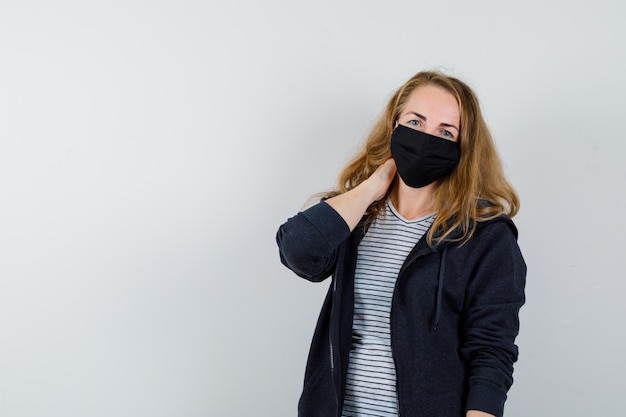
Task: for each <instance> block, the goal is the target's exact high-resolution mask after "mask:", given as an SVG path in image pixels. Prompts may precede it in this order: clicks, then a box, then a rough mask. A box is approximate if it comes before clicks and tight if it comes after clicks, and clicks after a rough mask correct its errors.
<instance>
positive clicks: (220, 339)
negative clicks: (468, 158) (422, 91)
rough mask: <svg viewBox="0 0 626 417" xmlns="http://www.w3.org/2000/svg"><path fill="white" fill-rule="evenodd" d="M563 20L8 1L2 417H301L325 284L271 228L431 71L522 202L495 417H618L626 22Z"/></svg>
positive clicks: (362, 4)
mask: <svg viewBox="0 0 626 417" xmlns="http://www.w3.org/2000/svg"><path fill="white" fill-rule="evenodd" d="M579 3H581V2H569V1H567V2H566V1H550V0H543V1H534V0H533V1H529V0H527V1H523V2H516V3H508V2H502V1H474V2H469V1H436V2H415V1H389V2H380V1H336V0H335V1H317V2H296V1H288V0H266V1H263V2H256V1H252V0H246V1H228V2H227V1H224V2H213V1H209V2H206V1H190V0H178V1H169V2H168V1H137V0H125V1H98V2H96V1H68V0H59V1H54V2H46V1H40V2H32V1H8V0H2V1H0V416H2V417H18V416H33V417H35V416H37V417H41V416H64V417H79V416H80V417H83V416H115V417H123V416H129V417H130V416H132V417H135V416H150V417H158V416H190V417H191V416H237V417H238V416H272V417H281V416H284V417H287V416H294V415H295V410H296V404H297V400H298V396H299V394H300V389H301V385H302V378H303V373H304V365H305V361H306V354H307V351H308V347H309V342H310V338H311V336H312V333H313V328H314V325H315V322H316V320H317V314H318V312H319V308H320V307H321V303H322V298H323V296H324V293H325V291H326V289H327V285H328V283H321V284H311V283H308V282H306V281H304V280H302V279H300V278H297V277H296V276H295V275H294V274H293V273H291V272H290V271H288V270H287V269H286V268H284V267H283V266H282V265H281V264H280V262H279V258H278V251H277V248H276V244H275V240H274V235H275V232H276V229H277V228H278V226H279V225H280V224H281V223H283V222H284V221H285V220H286V219H287V218H288V217H290V216H291V215H293V214H295V213H296V212H297V211H298V210H299V209H300V208H301V207H302V205H303V204H304V202H305V201H306V199H307V198H308V197H309V196H310V195H311V194H313V193H315V192H318V191H323V190H326V189H328V188H331V187H333V186H334V183H335V178H336V176H337V174H338V172H339V170H340V169H341V167H342V166H343V165H344V164H345V163H346V162H347V161H348V159H349V158H350V157H351V156H352V155H353V154H354V152H355V151H356V149H357V148H358V146H359V145H360V144H361V143H362V140H363V139H364V137H365V135H366V134H367V132H368V130H369V129H370V128H371V126H372V125H373V123H374V121H375V119H376V118H377V117H378V115H379V114H380V112H381V111H382V109H383V107H384V105H385V104H386V101H387V100H388V99H389V97H390V96H391V94H392V92H393V91H394V90H395V89H396V88H397V87H398V86H399V85H401V84H402V83H403V82H404V81H405V80H406V79H408V78H409V77H410V76H412V75H413V74H414V73H416V72H417V71H419V70H423V69H433V68H435V69H441V70H444V71H446V72H448V73H450V74H451V75H454V76H457V77H459V78H461V79H463V80H465V81H466V82H467V83H469V84H470V85H471V86H473V87H474V89H475V90H476V92H477V93H478V96H479V98H480V99H481V102H482V106H483V111H484V113H485V116H486V118H487V121H488V123H489V125H490V127H491V129H492V133H493V134H494V136H495V138H496V141H497V145H498V149H499V151H500V154H501V156H502V158H503V160H504V162H505V166H506V170H507V175H508V176H509V178H510V180H511V182H512V183H513V184H514V185H515V187H516V188H517V190H518V192H519V194H520V197H521V201H522V210H521V213H520V214H519V216H518V217H516V218H515V221H516V223H517V225H518V227H519V230H520V239H519V242H520V246H521V248H522V250H523V253H524V255H525V258H526V261H527V264H528V285H527V298H528V301H527V304H526V305H525V306H524V308H523V309H522V314H521V319H522V328H521V333H520V336H519V338H518V343H519V345H520V351H521V356H520V360H519V362H518V363H517V364H516V370H515V384H514V386H513V388H512V390H511V391H510V395H509V400H508V402H507V405H506V415H507V416H508V417H523V416H524V417H525V416H531V415H532V416H568V417H576V416H581V417H582V416H585V417H586V416H589V415H604V416H616V415H621V413H622V412H623V411H622V410H623V406H621V400H620V398H621V396H622V395H623V393H624V391H626V382H625V381H626V378H624V375H625V371H626V361H625V360H624V356H623V349H624V345H625V342H626V333H625V331H624V323H623V319H624V316H625V314H626V307H625V306H624V303H623V302H622V300H623V298H624V294H625V292H626V280H625V278H626V277H625V273H624V267H623V264H624V255H623V250H624V248H625V245H624V243H623V239H624V236H625V234H626V228H625V226H624V222H623V214H624V212H625V211H626V197H625V194H626V193H625V192H624V191H625V190H624V180H625V179H626V164H625V163H624V155H625V154H626V140H625V134H624V123H623V119H624V117H623V114H624V110H625V109H626V85H625V83H624V74H626V57H625V54H624V47H623V41H624V39H626V27H625V26H624V21H625V20H626V5H625V3H624V2H623V1H609V0H597V1H593V2H584V3H585V4H579Z"/></svg>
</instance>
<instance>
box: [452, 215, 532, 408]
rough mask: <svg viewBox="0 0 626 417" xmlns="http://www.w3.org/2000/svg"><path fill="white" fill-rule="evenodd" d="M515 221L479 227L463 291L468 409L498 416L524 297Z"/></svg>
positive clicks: (514, 353) (523, 273) (513, 357)
mask: <svg viewBox="0 0 626 417" xmlns="http://www.w3.org/2000/svg"><path fill="white" fill-rule="evenodd" d="M514 227H515V226H513V224H512V222H510V220H508V222H505V221H498V222H496V223H493V224H491V225H489V226H487V227H486V228H485V229H484V230H482V231H481V233H480V234H481V235H482V236H480V239H481V243H480V246H479V249H478V253H477V256H478V258H477V263H476V264H475V267H474V273H473V276H472V278H471V280H470V282H469V284H468V287H467V291H466V300H465V321H464V326H463V343H462V347H461V354H462V355H463V357H464V359H465V360H466V362H467V363H468V364H469V371H470V377H469V393H468V399H467V405H466V409H467V410H480V411H484V412H488V413H491V414H493V415H495V416H498V417H500V416H502V413H503V410H504V402H505V400H506V397H507V392H508V390H509V388H510V387H511V385H512V383H513V363H515V362H516V361H517V356H518V348H517V346H516V345H515V338H516V337H517V334H518V332H519V310H520V308H521V306H522V305H523V304H524V302H525V295H524V287H525V282H526V264H525V262H524V259H523V258H522V254H521V252H520V250H519V247H518V245H517V240H516V232H515V229H514ZM476 237H478V236H476Z"/></svg>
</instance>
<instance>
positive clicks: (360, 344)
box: [342, 201, 435, 417]
mask: <svg viewBox="0 0 626 417" xmlns="http://www.w3.org/2000/svg"><path fill="white" fill-rule="evenodd" d="M434 218H435V215H434V214H431V215H429V216H426V217H423V218H420V219H415V220H406V219H405V218H403V217H402V216H401V215H400V214H398V212H397V211H396V209H395V207H393V205H392V204H391V201H388V203H387V208H386V210H385V213H384V215H382V216H379V217H378V218H377V219H376V220H374V221H373V222H372V224H371V225H370V227H369V228H368V230H367V232H366V234H365V236H364V237H363V240H362V241H361V243H360V244H359V250H358V255H357V263H356V272H355V277H354V319H353V325H352V345H351V348H350V358H349V362H348V377H347V382H346V391H345V400H344V405H343V412H342V416H343V417H356V416H359V417H361V416H376V417H393V416H397V415H398V401H397V395H396V369H395V365H394V361H393V357H392V355H391V341H390V330H389V313H390V311H391V299H392V296H393V291H394V287H395V283H396V279H397V278H398V273H399V272H400V267H401V266H402V264H403V263H404V260H405V259H406V257H407V256H408V254H409V252H410V251H411V249H413V247H414V246H415V245H416V243H417V241H418V240H419V239H420V238H421V237H422V236H423V235H424V234H425V233H426V231H428V228H429V227H430V225H431V224H432V223H433V221H434Z"/></svg>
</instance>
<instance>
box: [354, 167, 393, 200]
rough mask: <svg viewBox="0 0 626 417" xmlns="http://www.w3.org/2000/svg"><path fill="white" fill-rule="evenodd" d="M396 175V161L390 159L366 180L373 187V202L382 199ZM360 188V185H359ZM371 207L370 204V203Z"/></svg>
mask: <svg viewBox="0 0 626 417" xmlns="http://www.w3.org/2000/svg"><path fill="white" fill-rule="evenodd" d="M395 176H396V161H394V160H393V159H391V158H390V159H388V160H387V161H385V163H384V164H382V165H381V166H379V167H378V168H377V169H376V171H374V173H373V174H372V175H371V176H370V177H369V178H368V179H367V180H365V181H364V182H370V183H371V187H372V201H370V204H372V203H373V202H375V201H378V200H380V199H381V198H383V197H384V196H385V194H386V193H387V189H388V188H389V186H390V185H391V182H392V181H393V179H394V177H395ZM357 188H358V187H357ZM368 207H369V204H368Z"/></svg>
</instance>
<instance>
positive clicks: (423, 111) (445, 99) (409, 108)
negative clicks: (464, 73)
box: [400, 84, 460, 126]
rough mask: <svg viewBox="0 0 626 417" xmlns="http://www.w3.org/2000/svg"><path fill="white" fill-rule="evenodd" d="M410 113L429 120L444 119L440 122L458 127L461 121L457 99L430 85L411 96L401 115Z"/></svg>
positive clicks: (422, 87) (420, 87)
mask: <svg viewBox="0 0 626 417" xmlns="http://www.w3.org/2000/svg"><path fill="white" fill-rule="evenodd" d="M408 113H418V114H420V115H422V116H425V117H426V118H428V119H430V118H435V119H442V120H438V122H444V123H450V124H455V125H457V126H458V123H459V119H460V111H459V103H458V102H457V100H456V97H454V96H453V95H452V94H451V93H450V92H449V91H447V90H444V89H443V88H441V87H438V86H436V85H430V84H429V85H422V86H419V87H417V88H415V89H414V90H413V91H412V92H411V94H409V97H408V98H407V100H406V102H405V103H404V106H403V108H402V111H401V112H400V114H401V115H404V114H408Z"/></svg>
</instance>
